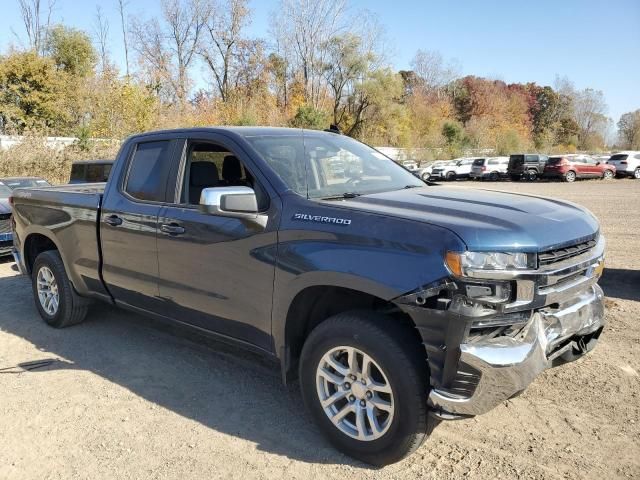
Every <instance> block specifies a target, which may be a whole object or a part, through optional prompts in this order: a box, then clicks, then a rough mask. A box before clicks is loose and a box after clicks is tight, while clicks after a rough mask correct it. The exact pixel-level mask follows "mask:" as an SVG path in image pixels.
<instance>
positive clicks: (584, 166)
mask: <svg viewBox="0 0 640 480" xmlns="http://www.w3.org/2000/svg"><path fill="white" fill-rule="evenodd" d="M615 176H616V167H615V166H613V165H609V164H608V163H604V162H601V161H598V160H596V159H595V158H593V157H589V156H587V155H562V156H557V157H550V158H549V160H548V161H547V164H546V165H545V167H544V172H543V174H542V177H543V178H560V179H561V180H563V181H565V182H573V181H575V180H576V179H577V178H603V179H605V180H611V179H612V178H615Z"/></svg>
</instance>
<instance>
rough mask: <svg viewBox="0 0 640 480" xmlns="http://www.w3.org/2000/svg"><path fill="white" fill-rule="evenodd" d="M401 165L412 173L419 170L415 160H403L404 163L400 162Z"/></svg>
mask: <svg viewBox="0 0 640 480" xmlns="http://www.w3.org/2000/svg"><path fill="white" fill-rule="evenodd" d="M400 165H402V166H403V167H404V168H406V169H407V170H409V171H410V172H415V171H416V170H418V164H417V163H416V162H415V161H413V160H403V161H402V162H400Z"/></svg>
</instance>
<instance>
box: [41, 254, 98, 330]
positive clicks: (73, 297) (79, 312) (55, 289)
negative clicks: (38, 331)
mask: <svg viewBox="0 0 640 480" xmlns="http://www.w3.org/2000/svg"><path fill="white" fill-rule="evenodd" d="M31 281H32V286H33V296H34V300H35V303H36V308H37V309H38V312H39V313H40V316H41V317H42V319H43V320H44V321H45V322H47V324H48V325H50V326H52V327H55V328H63V327H68V326H70V325H75V324H77V323H80V322H82V321H83V320H84V318H85V316H86V315H87V309H88V307H89V303H90V301H89V300H87V299H86V298H82V297H81V296H80V295H78V294H77V293H76V292H75V290H74V289H73V286H72V285H71V282H70V281H69V278H68V277H67V273H66V271H65V269H64V264H63V263H62V258H60V254H59V253H58V252H57V251H55V250H50V251H47V252H42V253H41V254H40V255H38V257H37V258H36V261H35V262H34V264H33V271H32V275H31Z"/></svg>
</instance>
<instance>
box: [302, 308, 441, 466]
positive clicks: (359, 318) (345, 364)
mask: <svg viewBox="0 0 640 480" xmlns="http://www.w3.org/2000/svg"><path fill="white" fill-rule="evenodd" d="M413 335H414V332H413V331H412V329H411V328H410V327H407V326H404V325H401V324H399V323H397V321H396V320H394V319H392V318H390V317H387V316H385V315H381V314H378V313H375V312H363V311H353V312H345V313H339V314H337V315H334V316H333V317H330V318H329V319H327V320H326V321H324V322H322V323H321V324H320V325H318V326H317V327H316V328H315V329H314V330H313V331H312V332H311V334H310V335H309V337H308V338H307V340H306V342H305V344H304V347H303V349H302V355H301V358H300V372H299V373H300V388H301V390H302V397H303V400H304V403H305V406H306V407H307V410H308V411H309V412H310V413H311V416H312V417H313V418H314V420H315V422H316V423H317V425H318V426H319V428H320V430H321V431H322V432H323V434H324V435H325V436H326V437H327V438H328V439H329V441H330V442H331V443H332V444H333V445H334V446H335V447H336V448H337V449H338V450H340V451H342V452H344V453H346V454H347V455H349V456H351V457H354V458H357V459H359V460H362V461H364V462H367V463H370V464H372V465H377V466H383V465H388V464H390V463H394V462H397V461H399V460H401V459H402V458H404V457H406V456H407V455H409V454H410V453H412V452H414V451H415V450H416V449H417V448H418V447H419V446H420V445H421V444H422V442H423V441H424V439H425V438H426V437H427V435H428V434H429V433H430V428H431V427H432V426H434V422H433V421H431V420H429V419H428V415H427V412H428V407H427V396H428V393H429V369H428V366H427V361H426V355H425V352H424V350H423V349H422V346H421V344H420V342H419V341H418V340H417V339H416V338H415V337H414V336H413ZM349 352H351V353H349ZM365 356H366V358H367V359H369V362H368V364H369V365H371V367H370V368H369V369H368V370H369V372H370V373H369V374H363V373H362V365H363V363H364V360H365ZM353 358H355V359H356V360H355V361H350V359H353ZM327 359H331V361H329V360H327ZM333 365H336V366H337V367H338V368H333ZM354 365H355V367H353V368H352V366H354ZM326 372H329V373H330V375H332V376H331V378H332V379H333V380H327V379H326V377H325V375H326ZM349 375H353V378H350V377H349ZM365 379H368V380H366V381H365ZM334 380H335V382H334ZM370 382H371V383H370ZM331 385H333V387H332V388H329V389H328V390H327V386H331ZM382 385H384V387H381V386H382ZM384 388H386V389H388V392H389V393H385V392H382V390H383V389H384ZM336 395H337V396H338V399H336V400H331V399H332V398H333V397H334V396H336ZM323 400H324V401H325V405H324V406H323V405H322V403H321V402H322V401H323ZM330 400H331V401H330ZM327 401H330V402H329V403H327ZM378 405H381V406H383V407H384V408H382V409H378ZM365 410H366V413H365ZM346 411H349V413H346V414H345V415H343V416H342V417H341V418H339V419H337V420H336V418H335V417H336V416H338V415H340V414H341V413H342V412H346ZM370 411H371V412H372V413H370ZM359 412H362V417H360V418H361V423H360V424H359V423H358V413H359ZM330 415H331V416H332V417H333V418H334V420H332V419H331V418H330ZM372 418H373V420H372ZM334 421H335V423H334ZM374 426H375V429H374ZM356 437H357V438H356Z"/></svg>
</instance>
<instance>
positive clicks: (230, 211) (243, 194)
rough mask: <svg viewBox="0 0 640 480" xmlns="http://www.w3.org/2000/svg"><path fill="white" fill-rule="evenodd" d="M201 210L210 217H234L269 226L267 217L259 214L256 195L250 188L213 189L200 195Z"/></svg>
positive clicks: (203, 191)
mask: <svg viewBox="0 0 640 480" xmlns="http://www.w3.org/2000/svg"><path fill="white" fill-rule="evenodd" d="M200 210H201V211H202V212H203V213H206V214H209V215H219V216H221V217H233V218H239V219H243V220H248V221H250V222H252V223H257V224H259V225H261V226H262V227H265V226H266V224H267V216H266V215H261V214H259V213H258V199H257V198H256V193H255V192H254V191H253V189H252V188H249V187H211V188H205V189H203V190H202V193H201V194H200Z"/></svg>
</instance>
